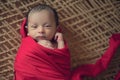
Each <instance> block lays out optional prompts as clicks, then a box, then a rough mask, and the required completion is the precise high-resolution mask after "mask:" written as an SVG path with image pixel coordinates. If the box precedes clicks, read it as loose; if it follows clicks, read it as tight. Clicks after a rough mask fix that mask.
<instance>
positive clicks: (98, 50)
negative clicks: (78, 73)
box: [0, 0, 120, 80]
mask: <svg viewBox="0 0 120 80" xmlns="http://www.w3.org/2000/svg"><path fill="white" fill-rule="evenodd" d="M39 3H44V4H48V5H51V6H52V7H54V8H55V9H56V10H57V12H58V14H59V18H60V23H61V25H62V27H63V33H64V36H65V38H66V40H67V42H68V44H69V48H70V51H71V61H72V62H71V63H72V68H74V67H76V66H78V65H82V64H86V63H95V62H96V60H97V59H99V58H100V57H101V55H103V53H104V52H105V50H106V49H107V48H108V46H109V45H108V44H109V42H108V41H109V37H110V36H111V35H112V34H113V33H119V32H120V1H119V0H0V80H12V79H13V63H14V58H15V55H16V52H17V49H18V47H19V45H20V38H21V37H20V34H19V29H20V24H21V21H22V20H23V18H24V17H25V15H26V13H27V12H28V11H29V9H30V8H32V7H33V6H35V5H38V4H39ZM119 56H120V50H118V51H117V52H116V55H115V56H114V58H113V60H112V61H111V63H110V65H109V67H108V69H107V70H106V71H104V72H103V73H101V74H100V75H98V76H97V77H96V78H91V77H85V80H113V78H114V76H115V75H116V73H117V72H118V70H120V64H119V63H120V57H119Z"/></svg>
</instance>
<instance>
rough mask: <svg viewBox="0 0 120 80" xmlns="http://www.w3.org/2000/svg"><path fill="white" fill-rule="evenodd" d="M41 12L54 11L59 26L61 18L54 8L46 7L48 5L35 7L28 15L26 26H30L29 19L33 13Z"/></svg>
mask: <svg viewBox="0 0 120 80" xmlns="http://www.w3.org/2000/svg"><path fill="white" fill-rule="evenodd" d="M41 10H48V11H52V12H53V14H54V17H55V22H56V26H58V25H59V17H58V14H57V12H56V10H55V9H54V8H52V7H50V6H49V5H46V4H39V5H38V6H35V7H33V8H32V9H31V10H30V11H29V12H28V14H27V17H26V20H27V23H26V26H28V17H29V15H30V14H31V13H34V12H40V11H41Z"/></svg>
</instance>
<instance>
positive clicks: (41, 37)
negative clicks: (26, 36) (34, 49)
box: [37, 36, 46, 39]
mask: <svg viewBox="0 0 120 80" xmlns="http://www.w3.org/2000/svg"><path fill="white" fill-rule="evenodd" d="M37 38H38V39H46V37H45V36H37Z"/></svg>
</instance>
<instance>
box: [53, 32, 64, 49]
mask: <svg viewBox="0 0 120 80" xmlns="http://www.w3.org/2000/svg"><path fill="white" fill-rule="evenodd" d="M55 40H56V41H57V43H58V48H59V49H61V48H64V39H63V35H62V33H59V32H57V33H56V34H55Z"/></svg>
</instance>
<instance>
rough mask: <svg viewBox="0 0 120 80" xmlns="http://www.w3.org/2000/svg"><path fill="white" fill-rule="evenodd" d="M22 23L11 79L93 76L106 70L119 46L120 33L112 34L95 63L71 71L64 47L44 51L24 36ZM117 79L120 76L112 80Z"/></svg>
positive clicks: (75, 79)
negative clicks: (19, 43) (19, 42)
mask: <svg viewBox="0 0 120 80" xmlns="http://www.w3.org/2000/svg"><path fill="white" fill-rule="evenodd" d="M25 24H26V19H24V21H23V23H22V25H21V29H20V33H21V35H22V41H21V45H20V48H19V50H18V52H17V55H16V59H15V63H14V70H15V73H14V74H15V78H14V80H82V78H83V76H92V77H95V76H97V75H98V74H100V73H101V72H102V71H104V70H105V69H107V67H108V65H109V63H110V61H111V59H112V57H113V56H114V54H115V51H116V49H117V48H118V46H119V45H120V34H114V35H112V37H111V38H110V44H109V47H108V49H107V50H106V52H105V53H104V54H103V56H102V57H101V58H100V59H99V60H97V61H96V63H95V64H85V65H82V66H79V67H78V68H76V69H75V70H74V71H72V72H71V70H70V53H69V50H68V47H67V44H66V43H65V47H64V48H63V49H54V50H51V49H48V48H45V47H43V46H41V45H39V44H37V43H36V42H35V41H34V40H33V39H32V38H31V37H30V36H27V32H26V29H25ZM119 79H120V73H118V75H117V76H116V78H115V80H119Z"/></svg>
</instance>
